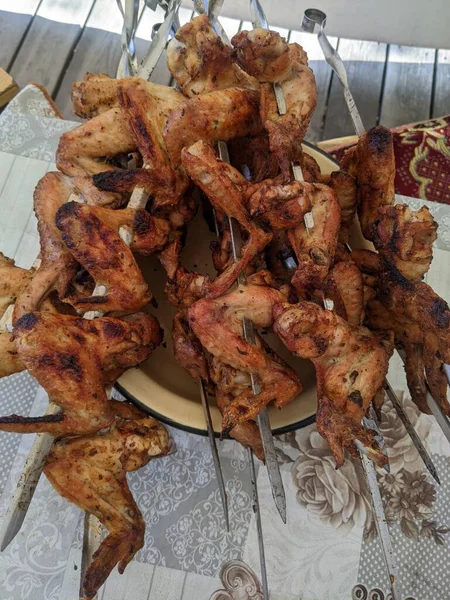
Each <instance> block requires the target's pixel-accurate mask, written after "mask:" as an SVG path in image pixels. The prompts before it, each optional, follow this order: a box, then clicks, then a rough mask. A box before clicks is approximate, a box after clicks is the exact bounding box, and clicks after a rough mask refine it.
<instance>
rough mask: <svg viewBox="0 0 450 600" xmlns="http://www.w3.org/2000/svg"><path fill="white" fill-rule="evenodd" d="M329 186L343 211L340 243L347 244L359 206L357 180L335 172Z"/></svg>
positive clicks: (342, 172) (346, 174) (341, 172)
mask: <svg viewBox="0 0 450 600" xmlns="http://www.w3.org/2000/svg"><path fill="white" fill-rule="evenodd" d="M329 185H330V187H331V188H332V189H333V190H334V193H335V194H336V198H337V201H338V203H339V207H340V209H341V226H340V228H339V241H340V242H342V243H343V244H346V243H348V236H349V232H350V227H351V226H352V223H353V220H354V218H355V214H356V207H357V204H358V188H357V185H356V179H355V178H354V177H353V176H352V175H350V174H349V173H347V172H346V171H334V172H333V173H331V176H330V182H329Z"/></svg>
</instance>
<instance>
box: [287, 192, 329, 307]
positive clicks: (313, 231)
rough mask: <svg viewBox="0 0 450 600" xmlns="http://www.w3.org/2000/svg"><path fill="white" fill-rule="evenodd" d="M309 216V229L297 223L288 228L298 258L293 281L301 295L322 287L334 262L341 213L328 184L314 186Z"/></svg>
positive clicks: (303, 224)
mask: <svg viewBox="0 0 450 600" xmlns="http://www.w3.org/2000/svg"><path fill="white" fill-rule="evenodd" d="M311 216H312V220H313V222H314V225H313V226H312V227H311V228H310V229H307V227H306V225H305V223H300V224H299V225H297V226H296V227H295V228H294V229H290V230H289V231H288V238H289V241H290V244H291V246H292V249H293V250H294V253H295V256H296V257H297V262H298V267H297V270H296V272H295V273H294V276H293V277H292V285H293V286H294V287H295V289H296V290H297V292H298V293H299V294H300V295H303V294H305V292H306V291H307V290H308V289H318V288H321V287H323V285H324V282H325V280H326V277H327V275H328V272H329V270H330V267H331V266H332V264H333V262H334V255H335V252H336V247H337V241H338V234H339V225H340V216H341V215H340V208H339V204H338V202H337V200H336V195H335V193H334V191H333V190H332V189H331V188H330V187H328V186H326V185H323V184H322V185H318V184H317V185H316V187H315V188H314V197H313V199H312V208H311Z"/></svg>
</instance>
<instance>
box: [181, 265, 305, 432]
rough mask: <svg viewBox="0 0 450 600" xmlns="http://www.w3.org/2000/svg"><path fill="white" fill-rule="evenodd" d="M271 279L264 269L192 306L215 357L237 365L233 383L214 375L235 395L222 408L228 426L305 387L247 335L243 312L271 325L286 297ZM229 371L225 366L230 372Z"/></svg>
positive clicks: (196, 328) (198, 331) (192, 317)
mask: <svg viewBox="0 0 450 600" xmlns="http://www.w3.org/2000/svg"><path fill="white" fill-rule="evenodd" d="M271 281H272V279H271V277H270V274H269V273H268V272H267V271H265V272H264V271H260V272H259V273H257V274H255V275H252V276H251V277H249V279H248V284H247V285H246V286H240V285H239V286H238V287H237V288H236V289H234V290H233V291H231V292H229V293H227V294H226V295H224V296H221V297H220V298H216V299H208V298H203V299H201V300H198V301H197V302H195V303H194V304H193V305H192V306H190V307H189V309H188V319H189V325H190V327H191V329H192V331H193V332H194V334H195V335H196V337H197V338H198V340H199V341H200V343H201V345H202V346H203V347H204V348H205V349H206V350H207V351H208V352H209V353H210V354H211V355H212V356H213V357H214V358H215V359H216V360H217V361H219V362H220V363H221V364H224V365H226V366H228V367H231V369H233V370H234V371H233V372H232V373H231V374H232V375H233V381H232V385H231V386H230V383H229V382H220V381H216V385H218V386H219V385H224V384H225V383H226V384H227V385H226V388H225V389H226V391H227V396H228V398H230V397H232V399H231V402H230V404H229V406H227V407H226V408H225V410H224V411H223V430H224V432H229V431H230V430H231V429H232V428H233V427H235V426H236V425H238V424H240V423H244V422H246V421H248V420H250V419H254V418H255V417H256V416H257V415H258V413H259V412H260V411H261V410H262V409H263V408H264V407H265V406H266V405H267V404H269V402H271V401H272V400H274V401H275V406H276V407H277V408H282V407H283V406H284V405H285V404H287V403H289V402H291V400H293V399H294V398H295V397H296V396H297V395H298V394H299V393H300V392H301V390H302V385H301V383H300V381H299V379H298V377H297V375H296V374H295V372H294V371H293V370H292V369H291V368H290V367H288V366H287V365H286V364H285V363H284V362H283V361H282V360H281V359H280V358H279V357H277V356H276V355H274V353H273V352H272V351H269V350H268V348H267V346H266V345H265V344H264V343H263V342H262V340H261V339H260V338H259V337H258V336H257V340H256V342H257V343H256V346H253V345H251V344H249V343H248V342H246V341H245V340H244V338H243V332H242V319H243V318H244V317H246V318H248V319H249V320H251V321H252V322H253V324H254V326H255V328H268V327H270V326H271V325H272V323H273V317H272V308H273V306H274V304H275V303H277V302H283V301H285V300H286V295H285V294H284V293H283V292H282V291H279V290H276V289H275V288H273V287H271V286H270V285H268V282H271ZM215 372H217V370H216V371H215ZM250 373H252V374H253V375H254V376H255V377H256V378H257V379H258V380H259V382H260V385H261V392H260V393H259V394H258V395H256V396H254V395H253V392H252V389H251V385H250V377H249V374H250ZM229 375H230V370H227V372H226V376H227V377H229ZM233 392H234V393H233Z"/></svg>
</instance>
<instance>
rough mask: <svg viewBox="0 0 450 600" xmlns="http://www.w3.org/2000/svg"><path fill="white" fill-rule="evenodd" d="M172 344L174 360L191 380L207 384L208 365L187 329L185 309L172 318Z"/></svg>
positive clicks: (197, 342) (191, 333)
mask: <svg viewBox="0 0 450 600" xmlns="http://www.w3.org/2000/svg"><path fill="white" fill-rule="evenodd" d="M172 343H173V353H174V355H175V358H176V359H177V361H178V362H179V363H180V365H181V366H182V367H183V368H184V369H186V371H187V372H188V373H189V375H190V376H191V377H192V379H193V380H194V381H197V382H198V381H202V380H203V381H205V382H208V381H209V372H208V363H207V361H206V357H205V354H204V352H203V348H202V345H201V344H200V342H199V341H198V339H197V338H196V336H195V335H194V333H193V331H192V329H191V328H190V327H189V323H188V319H187V311H186V309H181V310H179V311H178V312H177V313H176V315H175V316H174V318H173V326H172Z"/></svg>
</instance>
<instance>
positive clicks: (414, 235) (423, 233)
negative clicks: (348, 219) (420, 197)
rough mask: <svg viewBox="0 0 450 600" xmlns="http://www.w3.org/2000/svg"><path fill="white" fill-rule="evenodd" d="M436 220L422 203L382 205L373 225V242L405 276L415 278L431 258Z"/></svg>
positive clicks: (418, 278) (426, 267)
mask: <svg viewBox="0 0 450 600" xmlns="http://www.w3.org/2000/svg"><path fill="white" fill-rule="evenodd" d="M436 229H437V223H436V222H435V221H434V220H433V217H432V216H431V213H430V211H429V210H428V208H427V207H426V206H423V207H422V208H421V209H419V210H412V209H411V208H409V206H407V205H406V204H397V205H396V206H383V207H382V208H380V209H379V210H378V219H377V220H376V221H375V223H374V227H373V243H374V245H375V247H376V249H377V250H378V252H379V253H380V254H381V256H383V257H384V258H385V259H386V260H387V261H388V262H390V263H392V264H393V265H395V267H396V268H397V269H398V271H400V273H401V274H402V275H403V276H404V277H406V279H410V280H417V281H419V280H420V279H422V277H423V276H424V275H425V273H426V272H427V271H428V269H429V268H430V264H431V261H432V260H433V249H432V245H433V242H434V241H435V240H436V238H437V233H436Z"/></svg>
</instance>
